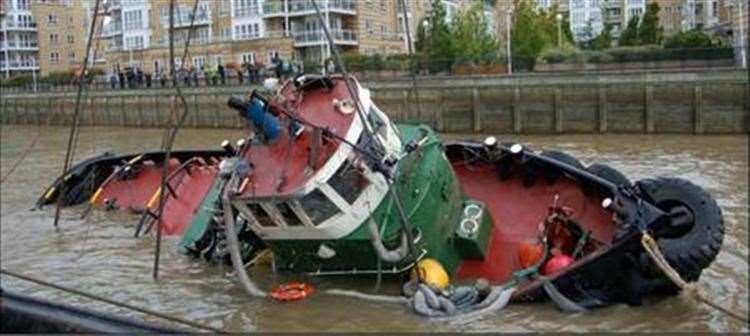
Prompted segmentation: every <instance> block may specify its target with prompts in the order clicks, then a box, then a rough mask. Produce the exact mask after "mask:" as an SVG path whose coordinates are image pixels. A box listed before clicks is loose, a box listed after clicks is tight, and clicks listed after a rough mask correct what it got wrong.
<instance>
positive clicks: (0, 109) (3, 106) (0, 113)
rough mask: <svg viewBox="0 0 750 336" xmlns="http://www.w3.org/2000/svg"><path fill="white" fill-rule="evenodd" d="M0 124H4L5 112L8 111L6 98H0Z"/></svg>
mask: <svg viewBox="0 0 750 336" xmlns="http://www.w3.org/2000/svg"><path fill="white" fill-rule="evenodd" d="M0 100H2V101H0V124H3V125H4V124H5V123H6V122H5V114H6V113H8V100H9V99H8V98H5V99H0Z"/></svg>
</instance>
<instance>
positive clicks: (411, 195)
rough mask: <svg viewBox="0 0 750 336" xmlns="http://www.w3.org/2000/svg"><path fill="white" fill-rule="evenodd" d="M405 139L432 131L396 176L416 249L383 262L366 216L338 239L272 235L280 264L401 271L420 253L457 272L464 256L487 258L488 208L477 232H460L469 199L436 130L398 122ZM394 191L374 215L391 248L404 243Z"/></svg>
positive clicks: (332, 270)
mask: <svg viewBox="0 0 750 336" xmlns="http://www.w3.org/2000/svg"><path fill="white" fill-rule="evenodd" d="M399 130H400V133H401V140H402V143H404V144H406V143H409V142H410V141H411V140H413V139H416V138H419V137H421V136H422V134H423V132H427V137H428V138H427V141H426V142H425V143H424V144H423V145H422V146H421V147H420V148H419V149H418V150H417V151H415V152H413V153H411V154H410V155H409V156H407V157H406V158H404V159H402V160H401V161H400V162H399V165H398V167H397V178H396V182H395V187H396V190H397V191H398V196H399V197H400V199H401V200H402V202H403V205H404V209H405V211H406V213H407V215H408V218H409V224H410V227H411V228H412V230H414V231H416V233H415V237H419V239H418V241H417V243H416V244H415V247H416V250H417V253H416V255H414V256H410V257H407V258H405V259H404V260H402V261H401V262H400V263H398V264H388V263H383V264H381V265H378V257H377V254H376V252H375V250H374V248H373V247H372V244H371V242H370V236H369V232H368V229H367V225H366V222H365V223H363V225H360V226H359V227H358V228H357V229H356V230H355V231H354V232H352V233H351V234H349V235H348V236H346V237H344V238H343V239H337V240H276V241H268V244H269V245H270V246H271V248H272V250H273V252H274V258H275V262H276V267H277V268H278V269H280V270H288V271H294V272H310V273H320V274H326V273H333V274H335V273H351V274H356V273H365V272H374V271H377V270H378V269H379V267H380V269H382V270H383V271H384V272H392V273H396V272H401V271H405V270H407V269H408V267H409V266H410V265H412V264H413V263H414V261H415V258H418V257H429V258H434V259H437V260H438V261H439V262H440V263H441V264H442V265H443V266H444V267H445V269H446V270H447V271H448V272H449V273H450V274H454V273H455V271H456V269H457V268H458V265H459V263H460V261H461V260H462V259H466V258H482V257H483V255H484V251H486V247H487V244H488V241H489V235H490V227H491V225H492V223H491V219H490V218H489V214H488V213H485V214H483V217H482V218H481V219H479V221H478V227H477V230H476V231H473V233H472V234H465V235H463V236H462V235H461V230H460V223H461V222H462V218H463V217H464V208H465V206H466V202H465V201H467V200H465V198H464V196H463V194H462V193H461V190H460V188H459V185H458V181H457V179H456V177H455V174H454V173H453V169H452V167H451V165H450V162H448V160H447V159H446V157H445V155H444V152H443V147H442V143H441V141H440V139H439V137H438V136H437V134H435V132H434V131H433V130H431V129H430V128H428V127H426V126H421V125H399ZM392 195H393V193H389V194H388V196H387V197H385V198H384V199H383V201H382V202H381V203H380V204H379V205H378V206H377V208H376V209H375V211H374V212H373V215H372V219H373V220H375V222H376V223H377V224H378V227H379V229H380V232H381V237H383V241H384V242H385V246H386V247H388V248H396V247H397V246H398V245H399V243H400V235H401V217H400V215H399V212H398V211H397V208H396V205H395V202H394V199H393V198H392ZM321 244H325V245H326V246H328V247H330V248H331V249H333V250H334V251H335V252H336V254H335V255H334V256H333V257H331V258H329V259H322V258H320V257H319V256H318V254H317V251H318V249H319V248H320V245H321Z"/></svg>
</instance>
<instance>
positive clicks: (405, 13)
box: [399, 0, 422, 119]
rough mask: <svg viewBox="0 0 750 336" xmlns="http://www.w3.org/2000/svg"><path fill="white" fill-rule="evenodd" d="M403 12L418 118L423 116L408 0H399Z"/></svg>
mask: <svg viewBox="0 0 750 336" xmlns="http://www.w3.org/2000/svg"><path fill="white" fill-rule="evenodd" d="M399 3H400V4H401V12H402V13H403V14H402V15H403V16H404V32H406V43H407V44H408V46H407V51H408V52H409V64H410V65H411V86H412V92H414V98H415V99H416V103H417V119H421V118H422V107H421V104H420V102H419V88H417V74H416V73H415V72H414V70H415V69H414V46H413V45H412V42H411V27H410V26H409V12H408V11H407V10H406V0H399Z"/></svg>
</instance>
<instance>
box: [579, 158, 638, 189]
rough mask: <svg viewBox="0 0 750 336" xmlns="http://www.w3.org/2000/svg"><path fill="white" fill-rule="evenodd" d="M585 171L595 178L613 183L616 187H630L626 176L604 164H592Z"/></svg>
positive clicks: (630, 183)
mask: <svg viewBox="0 0 750 336" xmlns="http://www.w3.org/2000/svg"><path fill="white" fill-rule="evenodd" d="M586 170H587V171H588V172H589V173H591V174H593V175H596V176H599V177H601V178H603V179H605V180H607V181H609V182H612V183H614V184H615V185H617V186H620V185H627V186H629V185H632V184H633V183H632V182H630V179H628V177H627V176H625V175H624V174H623V173H621V172H620V171H619V170H617V169H614V168H612V167H610V166H608V165H606V164H602V163H594V164H592V165H590V166H589V167H588V168H586Z"/></svg>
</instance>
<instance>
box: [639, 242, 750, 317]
mask: <svg viewBox="0 0 750 336" xmlns="http://www.w3.org/2000/svg"><path fill="white" fill-rule="evenodd" d="M642 234H643V236H641V245H643V248H644V249H645V250H646V252H648V255H649V256H650V257H651V260H653V261H654V263H655V264H656V266H658V267H659V269H661V270H662V272H664V274H665V275H666V276H667V277H668V278H669V279H670V280H672V282H674V284H675V285H677V287H680V289H682V290H684V291H685V292H687V293H689V294H691V295H693V296H694V297H695V298H697V299H698V301H701V302H703V303H705V304H707V305H709V306H711V307H713V308H715V309H717V310H719V311H721V312H723V313H724V314H727V315H729V316H731V317H733V318H735V319H737V320H739V321H742V322H745V323H748V322H749V320H748V318H747V314H741V313H738V312H735V311H733V310H731V309H729V308H726V307H723V306H721V305H719V304H718V303H716V302H713V301H711V300H710V299H708V298H706V296H705V295H704V294H703V293H702V292H701V291H700V289H699V288H698V287H696V286H693V285H691V284H689V283H687V282H686V281H685V280H683V279H682V277H681V276H680V274H679V273H677V271H676V270H675V269H674V268H672V266H671V265H669V262H667V260H666V258H664V255H663V254H662V253H661V250H660V249H659V245H658V244H657V242H656V240H654V238H653V237H651V235H649V234H648V233H647V232H643V233H642Z"/></svg>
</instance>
